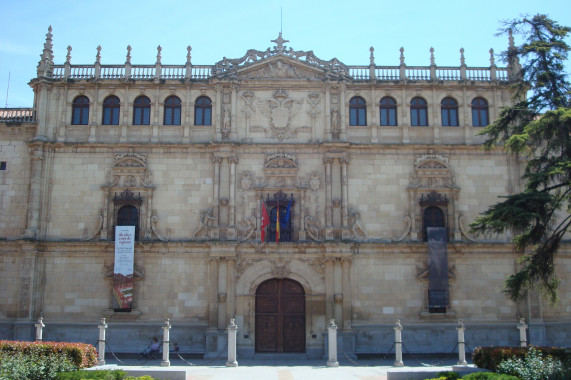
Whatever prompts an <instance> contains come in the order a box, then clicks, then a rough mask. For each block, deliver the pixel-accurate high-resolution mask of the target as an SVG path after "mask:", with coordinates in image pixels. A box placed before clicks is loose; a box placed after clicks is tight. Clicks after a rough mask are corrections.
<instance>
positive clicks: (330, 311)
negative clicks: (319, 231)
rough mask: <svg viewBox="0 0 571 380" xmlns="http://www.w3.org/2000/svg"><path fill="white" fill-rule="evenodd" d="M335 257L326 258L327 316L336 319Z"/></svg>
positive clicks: (328, 318)
mask: <svg viewBox="0 0 571 380" xmlns="http://www.w3.org/2000/svg"><path fill="white" fill-rule="evenodd" d="M334 271H335V259H334V258H332V257H328V258H326V259H325V318H326V320H330V319H334V316H335V287H334Z"/></svg>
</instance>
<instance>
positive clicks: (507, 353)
mask: <svg viewBox="0 0 571 380" xmlns="http://www.w3.org/2000/svg"><path fill="white" fill-rule="evenodd" d="M534 348H535V349H536V350H538V351H540V352H542V353H544V354H545V355H550V356H552V357H554V358H556V359H559V360H561V362H562V363H565V362H567V361H569V360H571V353H569V352H567V350H566V349H565V348H560V347H537V346H534ZM528 350H529V348H528V347H506V346H491V347H476V348H475V349H474V352H473V354H472V361H473V362H474V364H475V365H476V366H477V367H478V368H485V369H489V370H490V371H493V372H496V371H497V368H498V365H499V364H500V363H501V362H503V361H504V360H506V359H511V358H518V359H523V358H524V357H525V354H526V353H527V351H528Z"/></svg>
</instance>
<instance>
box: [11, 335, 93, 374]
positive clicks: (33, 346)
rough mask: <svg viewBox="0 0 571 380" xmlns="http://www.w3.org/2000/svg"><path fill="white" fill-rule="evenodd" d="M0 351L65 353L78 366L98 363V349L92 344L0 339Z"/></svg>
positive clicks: (31, 353)
mask: <svg viewBox="0 0 571 380" xmlns="http://www.w3.org/2000/svg"><path fill="white" fill-rule="evenodd" d="M0 352H5V353H15V352H21V353H23V354H26V355H33V356H34V355H35V356H48V355H61V354H65V355H66V356H67V357H68V358H69V359H71V361H72V362H73V364H74V365H75V366H76V368H79V369H81V368H89V367H93V366H94V365H96V364H97V350H95V347H93V346H92V345H90V344H84V343H66V342H22V341H9V340H2V341H0Z"/></svg>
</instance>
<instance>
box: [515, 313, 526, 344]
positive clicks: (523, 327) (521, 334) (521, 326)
mask: <svg viewBox="0 0 571 380" xmlns="http://www.w3.org/2000/svg"><path fill="white" fill-rule="evenodd" d="M517 328H518V329H519V345H520V346H521V347H527V334H526V329H527V325H526V324H525V319H523V318H520V319H519V323H518V324H517Z"/></svg>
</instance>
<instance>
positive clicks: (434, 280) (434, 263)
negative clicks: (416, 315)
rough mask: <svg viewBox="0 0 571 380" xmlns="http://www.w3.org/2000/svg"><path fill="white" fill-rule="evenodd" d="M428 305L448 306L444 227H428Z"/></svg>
mask: <svg viewBox="0 0 571 380" xmlns="http://www.w3.org/2000/svg"><path fill="white" fill-rule="evenodd" d="M426 233H427V237H428V282H429V285H428V288H429V291H428V305H429V307H430V308H439V309H441V308H445V307H447V306H448V252H447V250H446V240H447V239H446V228H445V227H428V228H427V229H426Z"/></svg>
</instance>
